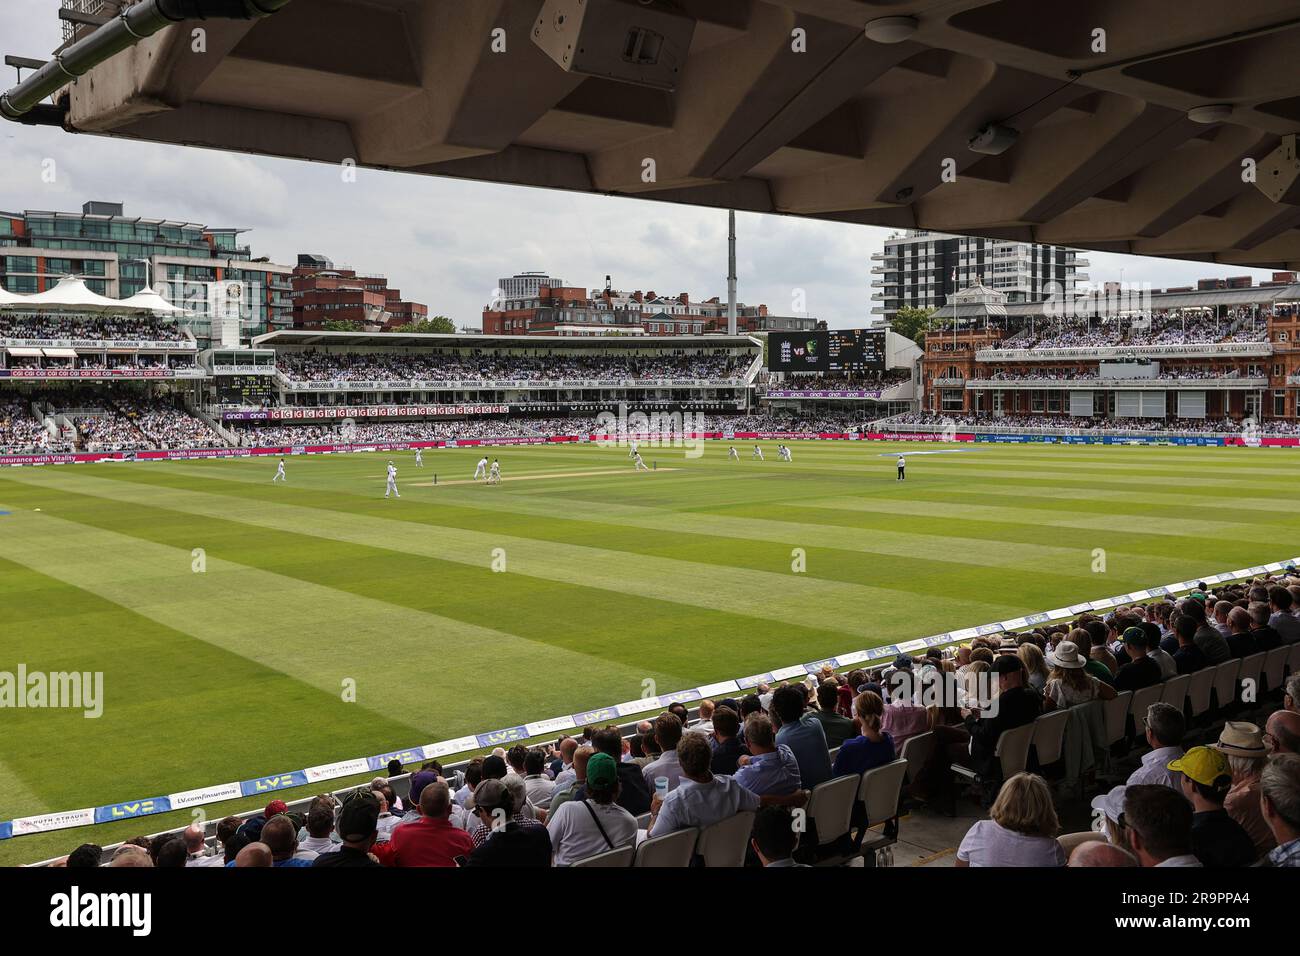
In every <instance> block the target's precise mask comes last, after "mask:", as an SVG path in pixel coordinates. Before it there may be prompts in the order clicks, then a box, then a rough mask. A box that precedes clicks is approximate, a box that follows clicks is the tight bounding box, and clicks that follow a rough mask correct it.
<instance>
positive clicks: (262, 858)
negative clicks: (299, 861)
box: [115, 824, 311, 870]
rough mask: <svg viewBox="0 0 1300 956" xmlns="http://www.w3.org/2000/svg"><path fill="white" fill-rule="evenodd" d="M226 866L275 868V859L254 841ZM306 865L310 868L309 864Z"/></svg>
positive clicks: (267, 849) (266, 847)
mask: <svg viewBox="0 0 1300 956" xmlns="http://www.w3.org/2000/svg"><path fill="white" fill-rule="evenodd" d="M289 827H290V830H291V831H292V827H293V824H289ZM115 862H116V861H115ZM226 865H227V866H230V867H234V868H235V869H237V870H242V869H244V868H245V867H263V866H275V857H273V856H272V855H271V848H270V847H268V846H267V845H266V844H265V843H262V842H261V841H256V842H253V843H249V844H248V845H247V846H245V847H244V848H243V849H242V850H240V851H239V852H238V853H237V854H235V859H234V861H233V862H231V863H228V864H226ZM307 865H308V866H311V864H310V863H308V864H307Z"/></svg>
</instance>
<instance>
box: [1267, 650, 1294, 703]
mask: <svg viewBox="0 0 1300 956" xmlns="http://www.w3.org/2000/svg"><path fill="white" fill-rule="evenodd" d="M1290 656H1291V645H1290V644H1283V645H1282V646H1281V647H1275V648H1273V649H1272V650H1271V651H1269V652H1268V656H1266V657H1265V658H1264V680H1266V681H1267V682H1268V692H1269V693H1270V694H1272V693H1274V692H1276V691H1279V690H1281V689H1282V678H1283V676H1284V675H1285V674H1286V661H1287V658H1288V657H1290Z"/></svg>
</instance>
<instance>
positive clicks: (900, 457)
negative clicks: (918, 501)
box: [897, 455, 907, 481]
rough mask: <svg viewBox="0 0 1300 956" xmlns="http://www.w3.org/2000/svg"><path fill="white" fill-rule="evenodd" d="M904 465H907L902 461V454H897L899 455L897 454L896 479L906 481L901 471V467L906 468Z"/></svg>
mask: <svg viewBox="0 0 1300 956" xmlns="http://www.w3.org/2000/svg"><path fill="white" fill-rule="evenodd" d="M906 467H907V465H906V463H905V462H904V461H903V456H902V455H899V456H898V478H897V480H898V481H906V480H907V478H906V476H905V475H904V473H903V469H904V468H906Z"/></svg>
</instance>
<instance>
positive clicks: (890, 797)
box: [854, 738, 915, 866]
mask: <svg viewBox="0 0 1300 956" xmlns="http://www.w3.org/2000/svg"><path fill="white" fill-rule="evenodd" d="M913 739H915V738H913ZM908 743H911V740H909V741H908ZM904 746H906V745H904ZM907 773H908V763H907V761H906V760H904V759H903V758H902V757H900V758H898V759H897V760H895V761H894V762H893V763H887V764H885V765H884V766H883V767H875V768H873V769H871V770H868V771H867V772H866V773H864V774H863V775H862V782H861V784H860V785H859V786H858V798H857V799H858V803H860V804H861V805H862V807H863V819H862V821H861V826H860V827H859V828H858V832H857V835H856V837H855V838H854V846H855V848H856V852H858V853H863V851H866V852H865V854H864V856H863V859H864V860H865V861H866V863H867V865H868V866H872V865H874V863H875V853H874V852H873V851H875V850H876V849H878V848H880V847H882V846H888V845H889V844H891V843H896V842H897V840H898V831H897V828H896V827H895V828H894V829H893V832H884V833H878V834H873V835H872V836H871V837H870V839H868V836H867V835H868V833H869V832H870V830H871V828H872V827H874V826H878V825H880V824H882V823H889V822H890V821H892V820H895V819H896V818H897V817H898V801H899V796H900V794H901V793H902V790H903V780H904V778H905V777H906V776H907ZM886 829H887V831H888V828H886Z"/></svg>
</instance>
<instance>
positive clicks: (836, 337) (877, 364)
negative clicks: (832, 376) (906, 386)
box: [767, 329, 885, 375]
mask: <svg viewBox="0 0 1300 956" xmlns="http://www.w3.org/2000/svg"><path fill="white" fill-rule="evenodd" d="M767 366H768V368H770V369H771V370H772V371H774V372H828V373H837V374H852V375H866V374H877V373H880V372H883V371H884V370H885V330H884V329H818V330H815V331H812V332H771V333H769V334H768V337H767Z"/></svg>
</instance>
